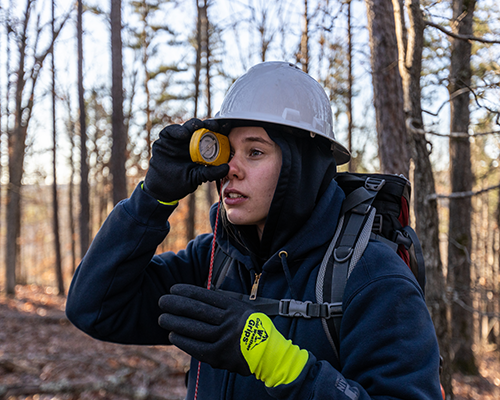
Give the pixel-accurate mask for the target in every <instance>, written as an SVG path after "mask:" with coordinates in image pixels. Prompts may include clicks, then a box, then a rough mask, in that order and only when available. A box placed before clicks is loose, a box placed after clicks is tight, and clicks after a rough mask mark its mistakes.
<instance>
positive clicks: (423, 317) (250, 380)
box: [67, 62, 441, 400]
mask: <svg viewBox="0 0 500 400" xmlns="http://www.w3.org/2000/svg"><path fill="white" fill-rule="evenodd" d="M331 125H332V117H331V108H330V104H329V101H328V98H327V96H326V94H325V92H324V90H323V89H322V88H321V86H320V85H319V84H318V83H317V82H316V81H314V80H313V79H312V78H311V77H310V76H308V75H307V74H305V73H303V72H302V71H301V70H299V69H298V68H297V67H295V66H293V65H290V64H288V63H281V62H271V63H263V64H259V65H257V66H255V67H253V68H252V69H250V70H249V71H248V72H247V73H246V74H245V75H243V76H242V77H241V78H240V79H239V80H238V81H236V82H235V84H234V85H233V86H232V88H231V89H230V91H229V92H228V94H227V95H226V98H225V100H224V102H223V104H222V106H221V110H220V112H219V113H218V115H217V116H216V118H215V119H213V120H207V121H203V122H202V121H199V120H196V119H193V120H190V121H188V122H186V123H185V124H184V125H182V126H181V125H171V126H168V127H166V128H164V129H163V130H162V132H161V133H160V137H159V139H158V140H157V141H156V142H155V144H154V145H153V157H152V159H151V162H150V169H149V170H148V173H147V175H146V178H145V181H144V182H143V183H141V184H140V185H139V186H138V187H137V188H136V190H135V191H134V193H133V194H132V196H131V197H130V198H129V199H127V200H125V201H123V202H121V203H120V204H118V205H117V206H116V207H115V209H114V210H113V211H112V212H111V214H110V215H109V217H108V219H107V220H106V222H105V223H104V224H103V226H102V228H101V229H100V231H99V233H98V234H97V236H96V238H95V239H94V241H93V243H92V245H91V247H90V249H89V251H88V252H87V254H86V255H85V257H84V259H83V260H82V263H81V265H80V266H79V268H78V270H77V272H76V274H75V276H74V279H73V282H72V285H71V289H70V292H69V295H68V302H67V315H68V317H69V318H70V320H71V321H72V322H73V323H74V324H75V325H76V326H77V327H79V328H80V329H82V330H83V331H85V332H87V333H88V334H89V335H91V336H93V337H95V338H97V339H100V340H107V341H113V342H118V343H133V344H148V345H152V344H174V345H176V346H178V347H179V348H181V349H182V350H184V351H186V352H187V353H189V354H190V355H191V356H192V357H193V359H192V365H191V373H190V374H189V383H188V395H187V398H188V399H193V398H194V396H195V392H196V393H197V394H196V396H198V398H199V399H202V400H208V399H238V400H240V399H253V400H255V399H296V400H303V399H350V400H355V399H371V398H376V399H439V398H441V392H440V386H439V376H438V369H439V352H438V346H437V341H436V337H435V333H434V328H433V325H432V321H431V319H430V316H429V313H428V311H427V308H426V305H425V302H424V296H423V293H422V291H421V290H420V288H419V285H418V283H417V282H416V280H415V278H414V277H413V275H412V273H411V272H410V270H409V269H408V267H407V266H406V265H405V264H404V263H403V261H402V260H401V259H400V258H399V256H398V255H397V254H396V253H395V252H394V251H393V250H391V249H390V248H389V247H388V246H387V245H385V244H383V243H381V242H378V241H374V240H373V241H370V242H369V244H368V246H367V248H366V250H365V252H364V254H363V256H362V258H361V259H360V260H359V262H358V263H357V265H356V267H355V268H354V270H353V271H352V273H351V275H350V277H349V279H348V281H347V283H346V287H345V292H344V297H343V319H342V324H341V329H340V338H339V339H340V348H339V352H338V354H336V351H335V350H334V349H333V348H332V346H331V345H330V342H329V340H328V338H327V336H326V333H325V331H324V329H323V325H322V321H321V318H289V317H286V316H271V317H270V316H268V315H266V314H265V313H263V312H262V311H261V310H260V309H259V307H257V306H255V304H257V302H256V301H255V300H256V299H262V298H270V299H295V300H300V301H304V302H305V301H311V302H313V303H314V302H316V293H315V286H316V278H317V275H318V270H319V267H320V264H321V261H322V259H323V257H324V254H325V252H326V249H327V247H328V245H329V244H330V242H331V240H332V238H333V235H334V233H335V230H336V227H337V223H338V219H339V215H340V211H341V207H342V202H343V199H344V197H345V196H344V193H343V191H342V190H341V189H340V188H339V187H338V185H337V183H336V182H335V179H334V178H335V174H336V166H337V164H342V163H345V162H347V161H348V159H349V155H348V152H347V151H346V150H345V148H344V147H343V146H342V145H340V144H339V143H338V142H337V141H336V140H335V138H334V136H333V132H332V129H331ZM203 127H204V128H207V129H210V130H212V131H215V132H220V133H223V134H225V135H228V138H229V142H230V147H231V157H230V160H229V162H228V164H223V165H220V166H201V165H197V164H195V163H193V162H192V161H191V159H190V155H189V140H190V138H191V136H192V134H193V133H194V132H195V131H196V130H197V129H199V128H203ZM207 180H210V181H214V180H216V181H218V182H219V183H220V184H221V187H222V189H221V196H222V209H221V210H220V218H219V222H218V225H217V228H218V230H217V234H216V238H215V246H216V247H217V249H218V251H222V252H223V253H224V254H226V255H227V256H228V257H229V258H230V259H231V260H232V261H231V263H230V265H229V267H228V269H227V271H226V272H225V276H223V280H222V283H221V284H220V286H219V287H218V288H217V290H209V289H207V288H206V287H207V282H208V280H209V270H210V267H209V266H210V259H211V255H212V247H213V234H203V235H200V236H198V237H197V238H196V239H194V240H193V241H191V242H190V243H189V244H188V245H187V247H186V249H185V250H182V251H180V252H179V253H177V254H174V253H172V252H167V253H163V254H160V255H155V252H156V248H157V246H158V245H159V244H160V243H161V242H162V241H163V239H164V238H165V236H166V235H167V234H168V230H169V224H168V217H169V216H170V215H171V213H172V212H173V211H174V209H175V207H176V205H177V203H178V201H179V200H181V199H182V198H183V197H185V196H186V195H187V194H189V193H191V192H193V191H194V190H195V189H196V188H197V186H198V185H199V184H201V183H202V182H205V181H207ZM216 214H217V207H216V206H214V207H213V208H212V210H211V221H212V226H213V227H214V230H215V222H216V220H217V219H216V217H217V215H216ZM211 289H214V288H213V287H212V288H211ZM228 292H233V295H229V294H228ZM234 293H239V294H241V296H240V298H236V297H235V296H234ZM199 362H200V363H199ZM198 365H200V369H199V374H198V373H197V371H198Z"/></svg>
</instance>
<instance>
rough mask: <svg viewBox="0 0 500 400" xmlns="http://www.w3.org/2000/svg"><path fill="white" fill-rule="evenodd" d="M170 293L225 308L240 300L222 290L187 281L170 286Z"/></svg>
mask: <svg viewBox="0 0 500 400" xmlns="http://www.w3.org/2000/svg"><path fill="white" fill-rule="evenodd" d="M170 293H172V294H176V295H178V296H183V297H186V298H190V299H194V300H198V301H199V302H201V303H206V304H210V305H212V306H214V307H217V308H220V309H223V310H225V309H227V308H229V306H230V305H231V304H232V303H233V302H237V301H238V300H235V299H233V298H231V297H229V296H226V295H224V294H222V293H220V292H216V291H214V290H208V289H205V288H203V287H200V286H195V285H188V284H185V283H178V284H176V285H174V286H172V287H171V288H170Z"/></svg>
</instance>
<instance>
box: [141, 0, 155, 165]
mask: <svg viewBox="0 0 500 400" xmlns="http://www.w3.org/2000/svg"><path fill="white" fill-rule="evenodd" d="M142 7H143V14H142V20H143V23H144V27H143V31H142V34H143V36H144V38H143V39H144V43H143V48H142V65H143V67H144V92H145V94H146V110H145V111H146V146H147V160H149V159H150V158H151V131H152V130H153V123H152V121H151V104H150V103H151V94H150V92H149V81H150V80H151V76H150V73H149V69H148V65H147V64H148V59H149V57H148V49H149V45H150V41H149V37H148V34H147V30H146V26H147V23H148V14H149V5H148V2H147V1H146V0H142Z"/></svg>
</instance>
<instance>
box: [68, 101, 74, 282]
mask: <svg viewBox="0 0 500 400" xmlns="http://www.w3.org/2000/svg"><path fill="white" fill-rule="evenodd" d="M67 126H68V136H69V141H70V143H71V151H70V152H69V161H68V164H69V184H68V223H69V238H70V239H69V240H70V249H71V275H73V274H74V273H75V269H76V229H75V218H74V213H73V210H74V207H75V201H74V196H73V193H74V187H75V185H74V183H73V181H74V178H75V164H74V159H73V152H74V150H75V149H76V146H75V124H74V123H73V119H72V117H71V104H69V100H68V123H67Z"/></svg>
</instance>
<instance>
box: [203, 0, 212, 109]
mask: <svg viewBox="0 0 500 400" xmlns="http://www.w3.org/2000/svg"><path fill="white" fill-rule="evenodd" d="M203 9H204V12H203V17H204V20H205V29H204V32H205V35H204V36H205V55H206V60H205V71H206V79H205V82H206V89H205V93H206V98H207V113H206V117H207V118H211V117H212V86H211V80H210V79H211V74H210V67H211V66H212V64H211V60H210V56H211V51H210V45H211V44H210V22H209V20H208V0H205V3H204V7H203Z"/></svg>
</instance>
